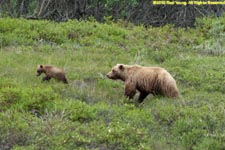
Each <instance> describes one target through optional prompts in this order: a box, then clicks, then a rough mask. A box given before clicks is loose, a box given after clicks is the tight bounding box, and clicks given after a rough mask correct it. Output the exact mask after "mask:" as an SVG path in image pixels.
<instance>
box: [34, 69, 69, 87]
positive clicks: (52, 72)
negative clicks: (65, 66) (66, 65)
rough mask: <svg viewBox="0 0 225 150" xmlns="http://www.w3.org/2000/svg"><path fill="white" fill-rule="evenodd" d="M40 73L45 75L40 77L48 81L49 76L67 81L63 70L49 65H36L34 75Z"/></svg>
mask: <svg viewBox="0 0 225 150" xmlns="http://www.w3.org/2000/svg"><path fill="white" fill-rule="evenodd" d="M42 73H44V74H45V75H46V76H45V77H43V78H42V81H49V80H50V79H51V78H55V79H56V80H58V81H62V82H64V83H68V81H67V79H66V76H65V73H64V71H63V70H62V69H60V68H57V67H53V66H50V65H38V67H37V71H36V75H37V76H40V75H41V74H42Z"/></svg>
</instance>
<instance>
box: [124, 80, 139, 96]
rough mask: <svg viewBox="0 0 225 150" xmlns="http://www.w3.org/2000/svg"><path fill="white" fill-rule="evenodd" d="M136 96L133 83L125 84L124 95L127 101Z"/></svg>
mask: <svg viewBox="0 0 225 150" xmlns="http://www.w3.org/2000/svg"><path fill="white" fill-rule="evenodd" d="M135 94H136V87H135V85H134V84H133V83H127V84H125V93H124V95H125V96H127V97H128V98H129V99H132V98H133V97H134V95H135Z"/></svg>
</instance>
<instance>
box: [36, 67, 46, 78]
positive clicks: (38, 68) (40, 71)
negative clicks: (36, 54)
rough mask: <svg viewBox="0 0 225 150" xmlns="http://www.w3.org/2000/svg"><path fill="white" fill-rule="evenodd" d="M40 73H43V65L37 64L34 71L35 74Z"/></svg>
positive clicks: (38, 74)
mask: <svg viewBox="0 0 225 150" xmlns="http://www.w3.org/2000/svg"><path fill="white" fill-rule="evenodd" d="M42 73H45V69H44V66H43V65H38V67H37V71H36V76H40V75H41V74H42Z"/></svg>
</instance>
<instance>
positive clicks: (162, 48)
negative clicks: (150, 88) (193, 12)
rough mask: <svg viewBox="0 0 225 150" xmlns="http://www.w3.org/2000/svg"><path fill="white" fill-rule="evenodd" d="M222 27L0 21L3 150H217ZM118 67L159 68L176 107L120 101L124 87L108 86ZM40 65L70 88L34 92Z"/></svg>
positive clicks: (224, 125)
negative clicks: (173, 87) (172, 88)
mask: <svg viewBox="0 0 225 150" xmlns="http://www.w3.org/2000/svg"><path fill="white" fill-rule="evenodd" d="M211 22H214V23H211ZM224 22H225V18H220V19H214V18H207V19H206V18H204V19H202V20H198V22H197V23H196V25H197V27H196V28H190V29H183V28H176V29H174V28H173V27H172V26H170V25H168V26H164V27H160V28H155V27H149V28H144V27H143V26H134V25H132V24H130V23H126V22H118V23H112V22H107V23H105V24H100V23H97V22H95V21H76V20H75V21H74V20H73V21H72V20H71V21H69V22H66V23H54V22H49V21H28V20H24V19H10V18H1V19H0V78H1V80H0V104H1V108H0V133H1V134H0V147H1V149H3V150H8V149H13V150H40V149H49V150H64V149H65V150H67V149H85V150H86V149H93V150H94V149H96V150H97V149H99V150H104V149H111V150H126V149H127V150H132V149H133V150H136V149H142V150H154V149H158V150H174V149H179V150H223V149H224V148H225V144H224V141H225V103H224V100H225V67H224V66H225V45H224V40H225V35H224V30H225V27H224V26H223V24H224ZM117 63H124V64H135V63H137V64H140V65H144V66H160V67H164V68H166V69H167V70H168V71H169V72H170V73H171V74H172V75H173V76H174V78H175V79H176V80H177V84H178V87H179V90H180V93H181V95H182V98H180V99H169V98H166V97H162V96H157V97H153V96H151V95H149V96H148V97H147V98H146V99H145V101H144V103H143V104H140V105H137V103H136V100H137V96H136V97H135V99H134V100H133V101H129V100H127V99H126V98H125V97H124V96H123V93H124V85H123V83H122V82H120V81H112V80H109V79H107V78H106V76H105V75H106V73H107V72H109V71H110V69H111V67H112V66H114V65H116V64H117ZM38 64H51V65H55V66H58V67H61V68H63V69H64V70H65V72H66V75H67V78H68V80H69V85H65V84H63V83H61V82H57V81H55V80H51V81H50V82H49V83H43V82H41V77H36V76H35V73H36V67H37V65H38Z"/></svg>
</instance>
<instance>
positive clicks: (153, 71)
mask: <svg viewBox="0 0 225 150" xmlns="http://www.w3.org/2000/svg"><path fill="white" fill-rule="evenodd" d="M107 77H108V78H109V79H113V80H117V79H119V80H122V81H124V82H125V93H124V94H125V96H127V97H129V99H132V98H133V97H134V95H135V94H136V90H138V91H139V92H140V95H139V98H138V102H139V103H141V102H143V100H144V99H145V98H146V97H147V96H148V94H150V93H151V94H153V95H163V96H167V97H171V98H176V97H178V96H179V92H178V88H177V85H176V81H175V80H174V78H173V77H172V76H171V75H170V73H169V72H167V71H166V70H165V69H163V68H160V67H143V66H139V65H124V64H117V65H116V66H114V67H113V68H112V70H111V71H110V72H109V73H108V74H107Z"/></svg>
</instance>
